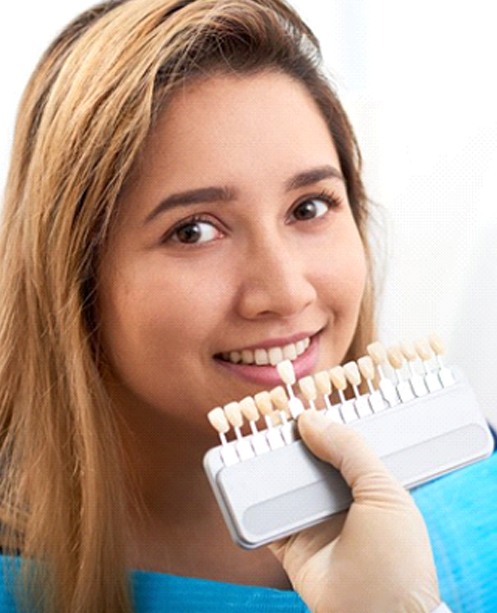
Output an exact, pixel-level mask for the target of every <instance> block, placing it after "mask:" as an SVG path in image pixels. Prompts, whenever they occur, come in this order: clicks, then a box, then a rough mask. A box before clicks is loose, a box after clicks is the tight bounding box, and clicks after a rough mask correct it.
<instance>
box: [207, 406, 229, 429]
mask: <svg viewBox="0 0 497 613" xmlns="http://www.w3.org/2000/svg"><path fill="white" fill-rule="evenodd" d="M207 419H208V420H209V423H210V424H211V426H212V427H213V428H214V430H216V431H217V432H218V433H219V434H226V432H228V431H229V429H230V425H229V422H228V419H227V418H226V414H225V412H224V411H223V409H222V408H221V407H216V408H215V409H212V410H211V411H209V412H208V413H207Z"/></svg>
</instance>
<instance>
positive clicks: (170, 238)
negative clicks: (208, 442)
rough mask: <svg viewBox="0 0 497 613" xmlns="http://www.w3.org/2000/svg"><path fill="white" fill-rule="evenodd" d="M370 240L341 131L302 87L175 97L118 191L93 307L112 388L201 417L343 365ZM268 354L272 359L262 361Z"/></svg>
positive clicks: (217, 86)
mask: <svg viewBox="0 0 497 613" xmlns="http://www.w3.org/2000/svg"><path fill="white" fill-rule="evenodd" d="M365 277H366V264H365V256H364V251H363V246H362V243H361V240H360V237H359V234H358V231H357V228H356V225H355V222H354V219H353V216H352V212H351V210H350V207H349V203H348V200H347V193H346V186H345V184H344V180H343V178H342V175H341V169H340V164H339V161H338V157H337V153H336V151H335V147H334V144H333V141H332V139H331V137H330V134H329V131H328V129H327V126H326V124H325V122H324V120H323V118H322V116H321V114H320V113H319V111H318V108H317V106H316V104H315V102H314V101H313V99H312V98H311V96H310V95H309V93H308V92H307V90H306V89H305V88H304V87H303V86H302V85H301V84H299V83H297V82H296V81H294V80H292V79H291V78H290V77H288V76H286V75H283V74H280V73H275V72H268V73H264V74H258V75H252V76H243V77H237V76H232V75H228V76H222V75H220V76H216V77H211V78H209V79H206V80H204V81H200V82H195V83H193V84H191V85H190V86H189V87H187V88H186V89H184V90H181V91H180V92H179V93H178V94H176V96H175V97H174V98H173V100H172V102H171V104H170V105H169V106H168V108H167V110H166V111H165V112H164V113H163V115H162V116H161V117H160V120H159V122H158V124H157V126H156V128H155V129H154V131H153V133H152V134H151V135H150V137H149V139H148V141H147V143H146V146H145V149H144V151H143V155H142V156H141V159H140V162H139V164H138V165H137V168H136V169H135V172H134V175H133V177H132V180H131V181H130V182H129V185H128V187H127V189H126V191H125V193H124V194H123V196H122V202H121V209H120V217H119V219H118V221H117V224H116V227H115V229H114V231H113V234H112V236H111V238H110V241H109V244H108V248H107V250H106V253H105V254H104V256H103V261H102V266H101V274H100V279H99V281H100V283H99V288H100V289H99V309H100V317H101V325H102V342H103V346H104V349H105V352H106V355H107V358H108V361H109V362H110V366H111V372H112V379H113V385H112V388H113V393H114V394H115V395H116V396H117V401H118V402H120V403H124V404H125V405H127V406H128V407H129V408H132V410H133V411H138V412H143V411H150V410H153V411H155V412H161V413H163V414H164V415H166V416H169V418H171V419H173V418H174V419H175V420H180V421H188V422H190V424H205V425H206V427H207V420H206V419H205V415H206V413H207V411H208V410H209V409H210V408H212V407H214V406H217V405H220V404H224V403H226V402H228V401H230V400H236V399H241V398H242V397H244V396H246V395H248V394H253V393H255V392H257V391H260V390H261V389H268V388H271V387H273V386H275V385H277V384H278V383H279V380H278V377H277V374H276V369H275V368H274V366H271V365H270V364H269V365H268V364H267V362H268V361H269V362H275V361H277V360H279V359H281V358H282V357H289V358H291V359H293V362H294V366H295V370H296V373H297V376H298V377H301V376H303V375H306V374H309V373H311V372H316V371H318V370H320V369H323V368H325V367H330V366H332V365H334V364H336V363H339V362H340V361H341V360H342V359H343V356H344V354H345V352H346V350H347V348H348V346H349V344H350V342H351V340H352V336H353V334H354V330H355V327H356V323H357V317H358V312H359V306H360V302H361V297H362V294H363V290H364V284H365ZM264 363H265V364H264Z"/></svg>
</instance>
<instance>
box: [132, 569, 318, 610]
mask: <svg viewBox="0 0 497 613" xmlns="http://www.w3.org/2000/svg"><path fill="white" fill-rule="evenodd" d="M131 581H132V586H133V596H134V603H135V611H136V613H145V612H146V613H165V611H174V612H175V613H209V612H210V611H212V613H214V612H215V613H228V612H229V613H246V611H251V613H258V612H260V613H262V612H264V613H269V612H270V611H274V612H280V613H283V612H285V613H308V611H309V610H308V608H307V607H306V606H305V604H304V602H303V601H302V600H301V598H300V597H299V596H298V594H296V593H295V592H293V591H291V590H277V589H273V588H265V587H258V586H248V585H235V584H231V583H223V582H220V581H210V580H207V579H196V578H193V577H181V576H177V575H166V574H162V573H152V572H144V571H133V572H132V573H131Z"/></svg>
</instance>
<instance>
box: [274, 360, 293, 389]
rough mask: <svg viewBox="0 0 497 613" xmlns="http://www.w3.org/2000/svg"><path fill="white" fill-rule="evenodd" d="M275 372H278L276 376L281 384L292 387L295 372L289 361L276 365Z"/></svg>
mask: <svg viewBox="0 0 497 613" xmlns="http://www.w3.org/2000/svg"><path fill="white" fill-rule="evenodd" d="M276 370H277V371H278V374H279V376H280V378H281V380H282V381H283V383H285V384H286V385H293V384H294V383H295V381H296V378H295V370H294V368H293V364H292V363H291V362H290V360H283V362H280V363H279V364H277V365H276Z"/></svg>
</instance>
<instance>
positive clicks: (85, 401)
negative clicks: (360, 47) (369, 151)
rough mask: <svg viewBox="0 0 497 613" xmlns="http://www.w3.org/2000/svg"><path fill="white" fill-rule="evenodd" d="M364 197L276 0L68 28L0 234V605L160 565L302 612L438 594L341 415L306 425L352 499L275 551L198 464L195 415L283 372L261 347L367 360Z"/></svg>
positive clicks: (305, 366)
mask: <svg viewBox="0 0 497 613" xmlns="http://www.w3.org/2000/svg"><path fill="white" fill-rule="evenodd" d="M367 213H368V211H367V201H366V197H365V194H364V189H363V186H362V183H361V176H360V156H359V152H358V149H357V146H356V143H355V140H354V136H353V132H352V130H351V127H350V125H349V123H348V120H347V117H346V115H345V113H344V111H343V109H342V107H341V105H340V103H339V101H338V100H337V98H336V96H335V94H334V93H333V91H332V90H331V89H330V86H329V84H328V83H327V82H326V80H325V78H324V77H323V76H322V74H321V72H320V68H319V47H318V43H317V41H316V40H315V38H314V36H313V34H312V33H311V32H310V31H309V29H308V28H307V27H306V26H305V25H304V24H303V23H302V21H301V20H300V19H299V17H298V16H297V15H296V14H295V13H294V12H293V11H292V10H291V9H290V7H289V6H287V5H286V4H284V2H283V1H281V0H191V1H188V0H124V1H114V2H107V3H105V4H102V5H100V6H98V7H96V8H94V9H93V10H90V11H88V12H87V13H85V14H84V15H82V16H81V17H79V18H78V19H77V20H76V21H74V22H73V23H72V24H71V25H70V26H68V27H67V28H66V30H65V31H64V32H63V33H62V34H61V35H60V36H59V37H58V38H57V40H56V41H55V42H54V43H53V44H52V46H51V47H50V48H49V49H48V51H47V52H46V54H45V55H44V57H43V59H42V60H41V62H40V64H39V66H38V68H37V69H36V71H35V74H34V76H33V77H32V79H31V81H30V83H29V85H28V88H27V91H26V93H25V96H24V99H23V101H22V104H21V108H20V112H19V121H18V126H17V132H16V138H15V144H14V152H13V161H12V167H11V170H10V176H9V180H8V186H7V193H6V201H5V210H4V222H3V230H2V237H1V258H0V262H1V277H0V283H1V285H0V288H1V289H0V296H1V311H0V349H1V350H0V355H1V356H2V357H1V362H0V389H1V402H0V416H1V466H2V472H1V490H0V511H1V516H0V517H1V525H2V532H1V544H2V549H3V553H4V555H5V557H4V583H5V586H6V591H5V594H4V598H6V599H7V595H6V594H8V593H9V591H10V592H13V596H14V597H15V598H17V602H18V604H19V606H21V605H23V606H26V608H27V609H28V610H29V611H51V612H53V611H71V612H72V613H75V612H81V613H83V612H85V613H90V612H92V613H94V612H96V611H99V612H100V611H101V612H104V611H105V612H106V613H107V612H109V613H118V612H119V613H124V612H126V611H128V612H129V611H131V610H132V607H133V606H134V607H135V608H136V610H143V611H144V610H152V609H151V608H148V609H147V608H146V606H150V607H151V606H152V605H145V604H144V603H143V601H142V600H141V598H146V592H147V590H146V587H144V586H146V584H147V577H149V578H150V577H151V576H153V577H155V579H154V581H159V582H160V581H161V580H162V579H163V580H164V582H165V583H162V584H161V585H163V586H164V585H167V586H171V589H173V587H174V589H176V592H175V593H176V594H178V593H179V594H180V596H177V600H176V601H174V604H171V602H169V604H167V605H166V604H164V609H162V608H157V609H154V610H175V611H190V612H191V611H197V610H198V611H202V610H204V611H207V610H211V608H212V610H216V611H222V610H225V609H223V607H226V610H230V611H236V610H240V611H241V610H251V611H256V610H259V609H258V607H261V609H260V610H262V607H263V610H281V611H282V610H285V611H291V610H295V611H297V610H304V604H303V603H302V601H301V600H300V598H299V597H298V596H297V595H296V594H295V592H293V591H292V589H291V588H292V587H293V588H294V589H295V590H297V592H298V593H299V594H300V596H301V597H302V599H303V600H304V602H305V603H306V605H307V606H308V607H309V609H310V610H311V611H316V612H319V613H322V612H326V611H330V612H333V613H335V612H336V613H340V612H347V613H354V612H359V611H361V612H364V611H368V612H372V613H374V612H376V611H378V612H380V611H381V612H385V611H389V612H391V613H394V612H397V611H398V612H401V611H402V612H404V611H408V612H409V613H417V612H418V611H419V612H420V613H430V612H431V611H433V610H435V608H437V607H438V605H439V604H440V597H439V593H438V586H437V580H436V574H435V570H434V565H433V560H432V555H431V551H430V546H429V542H428V538H427V534H426V530H425V527H424V524H423V521H422V519H421V516H420V515H419V513H418V512H417V510H416V508H415V506H414V505H413V503H412V501H411V498H410V497H409V496H408V495H407V494H406V493H405V492H404V490H403V489H402V488H401V487H400V486H399V485H397V484H396V482H395V481H394V480H393V479H392V478H391V477H390V476H389V474H388V473H387V472H386V470H385V469H384V468H383V466H382V464H381V463H380V462H379V460H378V459H377V458H376V457H375V456H374V455H373V454H372V453H371V452H370V451H369V450H368V448H367V447H366V446H365V445H364V443H363V442H361V441H360V440H359V439H358V438H357V437H356V436H354V435H353V434H352V433H351V432H349V431H348V430H347V429H346V428H345V427H339V426H337V425H336V424H329V423H327V422H326V419H324V418H323V417H322V416H320V415H318V414H315V413H313V412H309V413H307V414H306V415H305V416H304V417H303V418H301V420H300V423H299V427H300V430H301V433H302V436H303V438H304V440H305V441H306V443H307V444H308V445H309V447H310V448H311V449H312V450H313V451H314V452H315V453H316V454H317V455H319V456H320V457H322V458H323V459H325V460H327V461H329V462H331V463H333V464H334V465H335V466H337V467H338V468H339V469H340V470H341V471H342V473H343V475H344V477H345V478H346V479H347V480H348V482H349V483H350V485H351V486H352V489H353V493H354V496H355V500H356V502H355V503H354V504H353V506H352V507H351V509H350V511H349V512H348V513H347V514H344V515H341V516H339V517H337V518H335V519H333V520H332V521H330V522H327V523H325V524H322V525H320V526H318V527H316V528H313V529H311V530H307V531H305V532H302V533H300V534H299V535H297V536H295V537H292V538H289V539H286V540H284V541H282V542H278V543H275V544H273V545H272V546H271V547H270V549H271V550H272V551H270V549H267V548H263V549H260V550H257V551H255V552H251V553H247V552H244V551H242V550H240V549H238V548H237V547H236V546H235V545H233V544H232V542H231V541H230V539H229V537H228V534H227V531H226V529H225V527H224V526H223V524H222V520H221V517H220V514H219V511H218V509H217V507H216V504H215V502H214V499H213V496H212V494H211V492H210V491H209V486H208V483H207V481H206V478H205V475H204V473H203V469H202V456H203V454H204V453H205V451H206V450H207V449H208V448H209V447H211V446H212V445H214V444H216V436H215V433H214V431H213V430H212V429H211V428H210V426H209V424H208V422H207V420H206V414H207V412H208V410H209V409H211V408H212V407H213V406H216V405H220V404H224V403H226V402H228V401H230V400H232V399H236V398H241V397H243V396H247V395H249V394H254V393H256V392H257V391H260V390H261V389H266V388H268V387H270V386H271V385H273V384H276V382H277V380H276V374H275V369H274V367H273V366H271V365H264V364H261V363H260V362H266V361H270V362H275V361H277V360H278V359H281V356H286V355H291V356H292V360H293V362H294V366H295V369H296V372H297V375H298V376H302V375H305V374H309V373H312V372H316V371H318V370H320V369H323V368H325V367H328V366H330V365H332V364H335V363H340V362H342V361H343V360H345V359H349V358H356V357H358V356H359V355H361V354H362V353H363V352H364V350H365V346H366V344H367V343H368V342H369V341H370V340H371V339H372V336H373V331H374V326H373V314H372V309H373V307H372V286H371V274H370V272H371V271H370V269H371V265H370V257H369V252H368V247H367V236H366V223H367ZM131 569H141V570H142V571H154V572H155V573H158V574H155V575H147V574H144V573H142V574H140V573H135V575H133V581H134V583H133V581H130V577H129V575H128V574H127V571H128V570H131ZM161 578H162V579H161ZM192 578H194V579H192ZM199 579H200V580H201V579H203V580H206V581H200V582H196V581H197V580H199ZM168 582H169V583H168ZM173 584H174V585H173ZM154 585H155V584H154ZM178 585H179V586H180V587H179V588H178ZM132 586H134V588H135V591H134V592H133V591H132ZM270 588H278V590H275V589H270ZM178 590H179V591H178ZM167 592H168V588H167V587H166V588H164V592H163V593H164V594H165V597H166V598H167ZM9 602H10V601H9ZM5 603H7V600H5ZM258 603H259V604H258ZM261 603H262V604H261ZM7 606H8V605H7V604H4V607H7ZM9 606H14V605H9ZM157 607H159V605H157ZM237 607H238V608H237ZM5 610H7V608H5ZM440 610H442V609H440Z"/></svg>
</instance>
